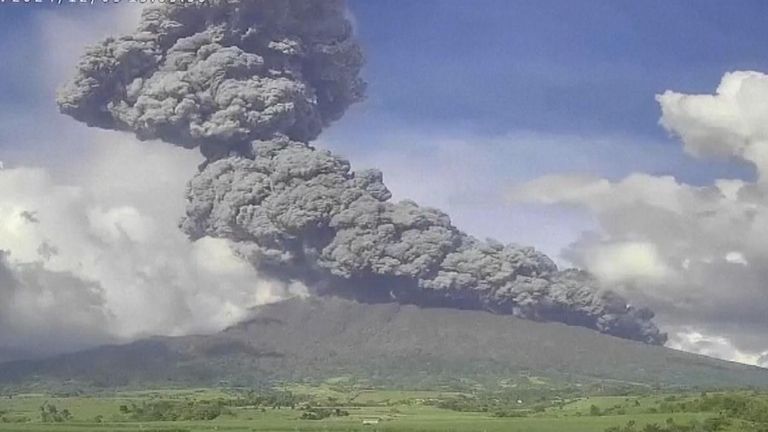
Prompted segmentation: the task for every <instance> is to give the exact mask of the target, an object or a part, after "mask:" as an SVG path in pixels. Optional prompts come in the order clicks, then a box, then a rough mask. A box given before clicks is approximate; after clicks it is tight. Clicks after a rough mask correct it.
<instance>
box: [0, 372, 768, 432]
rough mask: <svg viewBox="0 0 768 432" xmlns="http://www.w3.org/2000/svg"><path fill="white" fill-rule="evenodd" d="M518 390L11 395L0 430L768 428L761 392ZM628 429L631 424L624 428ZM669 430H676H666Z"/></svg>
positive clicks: (325, 387)
mask: <svg viewBox="0 0 768 432" xmlns="http://www.w3.org/2000/svg"><path fill="white" fill-rule="evenodd" d="M521 392H522V390H519V389H517V390H515V389H513V390H507V391H503V392H478V391H476V390H471V391H467V392H456V391H426V390H425V391H397V390H382V389H371V388H355V387H354V386H348V387H345V386H344V385H343V384H338V383H332V382H330V383H327V384H322V385H314V386H313V385H307V384H303V385H302V384H292V385H285V386H280V387H276V388H273V389H267V390H263V389H262V390H260V391H255V390H244V389H231V390H222V389H198V390H158V391H139V392H136V391H135V392H127V391H124V392H116V393H111V394H110V393H100V394H93V395H69V396H62V395H58V396H55V395H47V394H15V395H5V396H3V399H2V400H0V431H62V432H63V431H72V432H75V431H91V432H97V431H105V432H106V431H126V432H128V431H144V432H146V431H158V432H159V431H166V432H171V431H176V432H182V431H190V432H191V431H233V432H234V431H456V432H460V431H489V432H491V431H498V432H502V431H504V432H515V431H519V432H564V431H565V432H602V431H605V430H606V429H609V428H611V427H615V428H616V427H619V428H622V429H620V430H622V431H637V432H646V431H649V432H658V431H668V430H671V431H686V430H687V431H692V432H697V431H703V432H709V431H718V430H720V431H764V430H768V429H766V428H762V427H763V425H764V424H763V423H761V422H756V421H753V420H762V417H760V418H757V417H755V416H758V417H759V416H760V415H761V414H759V412H761V411H766V415H768V410H765V407H767V406H768V396H766V395H763V394H757V393H749V392H730V393H712V394H709V395H704V394H700V393H678V394H669V393H664V394H661V393H660V394H647V395H641V396H631V395H629V396H628V395H622V396H573V395H571V396H570V397H568V398H563V397H559V396H558V397H554V398H552V397H545V396H540V397H536V398H535V399H533V400H521V399H517V397H518V396H517V395H519V394H521ZM527 394H530V393H527ZM734 404H736V405H738V404H742V405H744V406H748V407H749V409H751V410H754V411H755V412H757V413H758V414H749V411H745V410H746V409H747V408H744V409H742V410H741V411H739V410H738V409H736V408H732V406H735V405H734ZM739 406H741V405H739ZM724 407H725V408H724ZM724 410H725V411H727V412H724ZM750 415H751V417H749V416H750ZM308 416H309V417H312V416H315V417H316V418H317V419H308V418H307V417H308ZM718 419H719V420H718ZM723 419H725V420H723ZM748 419H749V420H748ZM718 421H719V423H718ZM366 422H369V423H371V422H373V423H375V424H365V423H366ZM628 423H633V424H634V425H633V426H631V427H629V428H627V427H626V425H627V424H628ZM720 423H722V424H720ZM670 425H681V426H675V427H679V428H678V429H670V427H672V426H670ZM616 430H619V429H616Z"/></svg>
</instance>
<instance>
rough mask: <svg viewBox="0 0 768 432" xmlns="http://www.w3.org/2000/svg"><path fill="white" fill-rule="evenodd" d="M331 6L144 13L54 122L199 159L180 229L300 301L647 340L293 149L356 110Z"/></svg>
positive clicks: (593, 306) (592, 285) (630, 312)
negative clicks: (380, 304)
mask: <svg viewBox="0 0 768 432" xmlns="http://www.w3.org/2000/svg"><path fill="white" fill-rule="evenodd" d="M362 63H363V62H362V55H361V51H360V48H359V46H358V45H357V42H356V41H355V40H354V38H353V34H352V28H351V25H350V24H349V22H348V21H347V19H346V18H345V5H344V3H343V1H340V0H339V1H323V2H317V1H311V0H289V1H286V0H253V1H247V2H246V1H223V0H220V1H209V2H206V3H203V4H195V5H185V6H177V5H174V6H164V7H158V8H151V9H148V10H147V11H146V12H145V13H144V15H143V19H142V23H141V25H140V26H139V29H138V31H137V32H136V33H134V34H132V35H129V36H124V37H121V38H119V39H108V40H106V41H104V42H102V43H101V44H100V45H98V46H97V47H95V48H92V49H91V50H89V51H88V52H87V53H86V55H85V57H84V58H83V60H82V61H81V63H80V65H79V67H78V70H77V75H76V77H75V79H74V81H73V82H72V83H71V84H69V85H67V86H66V87H64V89H63V90H62V92H61V94H60V96H59V105H60V107H61V110H62V112H64V113H67V114H69V115H71V116H73V117H74V118H76V119H78V120H81V121H84V122H86V123H87V124H89V125H92V126H98V127H102V128H109V129H116V130H126V131H131V132H134V133H135V134H136V135H137V136H138V137H139V138H140V139H154V138H159V139H162V140H164V141H167V142H170V143H173V144H176V145H180V146H183V147H187V148H194V147H200V148H201V151H202V153H203V155H204V156H205V157H206V163H205V164H204V165H203V166H202V167H201V169H200V172H199V173H198V174H197V175H196V176H195V177H194V178H193V179H192V180H191V181H190V184H189V188H188V193H187V200H188V203H189V204H188V207H187V215H186V217H185V218H184V219H183V221H182V224H181V227H182V229H183V230H184V232H186V233H187V234H188V235H189V236H190V237H191V238H193V239H199V238H201V237H204V236H213V237H220V238H227V239H230V240H232V241H233V242H234V246H233V247H234V248H235V249H236V251H237V252H238V253H239V254H240V255H241V256H243V257H245V258H247V259H248V260H249V261H250V262H251V263H252V264H253V266H254V267H256V268H257V269H258V270H259V271H260V272H262V273H264V274H268V275H270V276H274V277H279V278H284V279H285V278H287V279H297V280H301V281H302V282H304V283H306V284H307V285H308V286H310V287H312V288H313V290H314V292H315V293H316V294H319V295H322V294H332V295H343V296H348V297H352V298H356V299H358V300H362V301H392V300H395V301H400V302H404V303H414V304H419V305H423V306H451V307H460V308H469V309H485V310H490V311H493V312H496V313H504V314H514V315H517V316H520V317H525V318H529V319H536V320H553V321H561V322H565V323H568V324H574V325H581V326H585V327H589V328H593V329H597V330H599V331H602V332H605V333H608V334H613V335H616V336H620V337H625V338H629V339H635V340H640V341H643V342H647V343H654V344H662V343H664V341H665V340H666V335H664V334H662V333H660V332H659V330H658V328H657V327H656V326H655V325H654V324H653V322H652V321H651V319H652V318H653V313H652V312H651V311H649V310H647V309H635V308H633V307H631V306H629V305H628V304H627V302H626V301H625V300H624V299H622V298H621V297H620V296H618V295H616V294H614V293H612V292H610V291H606V290H603V289H602V288H601V287H600V286H599V285H598V283H597V282H596V281H595V280H594V279H593V278H592V277H591V276H590V275H589V274H587V273H585V272H582V271H577V270H565V271H560V270H558V269H557V267H556V266H555V264H554V263H553V262H552V261H551V260H550V259H549V258H548V257H546V256H545V255H543V254H541V253H539V252H537V251H535V250H534V249H533V248H526V247H519V246H516V245H502V244H500V243H498V242H495V241H492V240H489V241H485V242H483V241H479V240H477V239H475V238H473V237H471V236H469V235H467V234H465V233H463V232H461V231H459V230H458V229H457V228H456V227H454V226H453V225H452V224H451V221H450V218H449V217H448V215H446V214H445V213H443V212H441V211H439V210H436V209H432V208H425V207H420V206H418V205H417V204H416V203H414V202H411V201H403V202H399V203H393V202H391V201H389V199H390V197H391V194H390V192H389V190H388V189H387V188H386V186H385V185H384V183H383V180H382V174H381V172H379V171H377V170H367V171H357V172H354V171H351V168H350V163H349V161H347V160H345V159H343V158H341V157H339V156H337V155H334V154H331V153H329V152H325V151H319V150H316V149H314V148H313V147H311V146H310V145H309V144H308V143H309V142H310V141H311V140H313V139H314V138H316V137H317V136H318V134H319V133H320V132H321V130H322V128H323V127H324V126H326V125H328V124H329V123H330V122H332V121H334V120H336V119H338V118H339V117H341V115H342V114H343V113H344V111H345V110H346V108H347V107H348V106H349V105H350V104H352V103H354V102H356V101H358V100H360V98H361V96H362V91H363V89H364V84H363V82H362V81H361V80H360V78H359V77H358V75H359V72H360V68H361V67H362Z"/></svg>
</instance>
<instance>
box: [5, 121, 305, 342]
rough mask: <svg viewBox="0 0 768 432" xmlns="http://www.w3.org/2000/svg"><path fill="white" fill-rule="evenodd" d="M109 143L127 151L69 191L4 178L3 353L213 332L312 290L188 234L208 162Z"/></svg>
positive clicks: (76, 180) (39, 178) (112, 153)
mask: <svg viewBox="0 0 768 432" xmlns="http://www.w3.org/2000/svg"><path fill="white" fill-rule="evenodd" d="M101 138H109V141H112V142H113V143H114V144H116V147H114V148H108V147H100V150H98V151H96V152H95V153H94V154H92V155H90V156H89V157H88V158H87V159H86V160H81V163H82V166H78V167H77V171H78V173H77V174H76V175H74V174H71V175H69V176H67V179H68V180H67V182H68V183H66V184H64V183H63V182H62V181H61V180H60V179H57V178H55V177H54V176H53V175H52V174H51V173H49V172H48V171H47V170H45V169H43V168H29V167H6V169H4V170H1V171H0V250H3V251H5V252H3V258H2V266H0V274H1V276H0V289H2V291H3V306H2V308H0V321H1V322H2V325H0V329H2V330H0V346H3V347H5V348H6V349H7V348H17V349H20V350H23V351H25V352H27V353H31V354H45V353H50V352H56V351H62V350H71V349H75V348H78V347H83V346H89V345H92V344H96V343H102V342H105V341H119V340H126V339H132V338H135V337H139V336H142V335H147V334H168V335H178V334H187V333H190V332H211V331H216V330H219V329H221V328H223V327H226V326H228V325H230V324H233V323H235V322H237V321H239V320H241V319H242V318H243V317H244V316H246V314H247V313H248V309H249V308H250V307H252V306H254V305H257V304H261V303H264V302H269V301H274V300H277V299H279V298H283V297H285V296H287V295H292V294H293V293H298V292H301V290H302V287H301V286H299V285H291V284H290V281H288V282H285V283H282V282H281V283H278V282H272V281H269V280H267V279H265V278H264V277H262V276H261V275H259V274H257V273H256V271H255V270H254V269H253V268H252V267H251V266H250V265H249V264H248V263H247V262H245V261H243V260H242V259H241V258H239V257H237V256H236V255H234V254H233V252H232V250H231V248H230V247H229V244H228V242H227V241H226V240H223V239H213V238H203V239H201V240H199V241H197V242H194V243H192V242H190V241H189V240H188V239H187V238H185V237H184V236H183V235H182V234H181V233H180V232H179V231H178V230H177V223H178V214H179V213H180V212H181V211H182V209H183V208H184V203H183V199H182V198H181V196H182V195H183V191H184V188H185V184H184V178H185V177H186V176H188V175H191V173H193V172H194V171H195V170H196V166H197V162H198V160H197V157H195V156H194V155H192V154H189V153H186V152H183V151H180V150H175V149H173V148H171V147H168V146H158V145H157V144H156V143H139V142H137V141H135V140H133V139H128V138H127V137H124V136H123V137H121V136H115V134H114V133H107V134H106V135H105V134H104V133H101ZM115 141H117V142H115ZM148 191H151V193H148ZM173 197H178V199H174V198H173Z"/></svg>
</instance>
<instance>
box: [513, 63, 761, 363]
mask: <svg viewBox="0 0 768 432" xmlns="http://www.w3.org/2000/svg"><path fill="white" fill-rule="evenodd" d="M766 98H768V76H767V75H764V74H761V73H758V72H733V73H728V74H725V75H724V76H723V79H722V81H721V83H720V85H719V86H718V88H717V90H716V92H715V94H713V95H685V94H680V93H675V92H672V91H667V92H665V93H664V94H662V95H659V96H658V97H657V100H658V102H659V104H660V106H661V111H662V117H661V124H662V126H663V127H665V128H666V129H667V130H669V131H670V133H672V134H673V135H674V136H676V137H678V138H679V139H680V140H681V141H682V143H683V146H684V148H685V150H686V151H687V152H688V153H690V154H691V155H693V156H695V157H697V158H712V157H715V158H722V157H725V158H735V159H738V160H741V161H742V162H744V163H749V164H752V165H753V166H754V167H755V168H756V170H757V173H758V175H757V178H756V179H755V180H754V181H746V180H741V179H718V180H716V181H714V182H713V183H712V184H710V185H704V186H694V185H689V184H685V183H681V182H679V181H678V180H676V179H675V178H674V177H671V176H652V175H647V174H632V175H630V176H628V177H626V178H624V179H621V180H618V181H610V180H607V179H603V178H598V177H593V176H584V175H553V176H547V177H543V178H539V179H536V180H534V181H531V182H528V183H526V184H524V185H522V186H519V187H516V188H515V189H514V190H513V191H512V193H511V197H512V199H513V200H515V201H525V202H536V203H542V204H557V205H566V206H577V207H580V208H585V209H588V210H589V211H590V212H591V213H592V214H593V215H595V217H596V218H597V219H598V221H599V224H600V228H599V229H598V230H596V231H594V232H589V233H584V234H583V235H582V237H581V238H580V239H579V240H577V241H576V242H575V243H574V244H572V245H571V246H570V247H569V248H568V249H567V250H566V251H565V252H564V254H565V255H566V256H567V257H568V258H569V259H570V260H571V261H572V262H574V263H576V264H577V265H579V266H581V267H583V268H586V269H589V270H591V271H593V272H594V273H595V274H596V275H597V276H598V277H600V279H601V280H610V281H612V282H614V283H616V284H617V286H619V287H621V289H622V290H623V292H625V293H630V295H632V296H633V298H638V299H643V300H644V301H646V302H648V303H649V304H650V305H652V307H654V308H655V309H656V310H657V312H659V319H660V320H661V322H662V323H665V324H666V325H667V329H669V330H670V333H671V335H672V341H673V343H674V346H676V347H680V348H683V349H686V350H692V351H697V352H702V353H705V354H712V355H717V356H719V357H723V358H729V359H737V360H739V361H749V362H751V363H756V362H757V359H758V358H759V357H760V353H762V352H764V351H765V350H766V348H768V338H766V337H765V336H764V335H765V329H766V327H768V315H766V313H765V311H766V310H768V295H767V293H768V292H767V291H766V288H765V280H766V279H767V278H768V248H766V245H767V244H768V228H766V227H768V186H767V185H766V178H765V172H766V169H768V159H766V158H765V155H766V154H767V153H766V151H768V128H766V124H768V123H767V122H766V120H768V104H766V102H765V101H766V100H768V99H766ZM729 353H730V354H729Z"/></svg>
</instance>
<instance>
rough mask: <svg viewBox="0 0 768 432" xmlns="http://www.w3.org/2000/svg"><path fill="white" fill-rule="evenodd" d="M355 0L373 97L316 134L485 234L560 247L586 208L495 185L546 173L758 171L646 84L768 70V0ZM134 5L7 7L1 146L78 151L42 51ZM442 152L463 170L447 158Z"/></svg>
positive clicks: (70, 41)
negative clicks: (692, 143) (72, 27)
mask: <svg viewBox="0 0 768 432" xmlns="http://www.w3.org/2000/svg"><path fill="white" fill-rule="evenodd" d="M349 3H350V8H351V10H352V12H353V14H354V17H355V19H356V26H357V31H358V33H359V36H360V38H361V40H362V43H363V46H364V48H365V50H366V57H367V66H366V69H365V78H366V80H367V81H368V82H369V90H368V98H367V100H366V101H365V102H364V103H362V104H359V105H358V106H356V107H355V108H354V109H352V110H351V111H350V112H349V113H348V114H347V115H346V116H345V117H344V118H343V119H342V120H341V121H339V122H338V123H337V124H336V125H335V126H334V127H332V128H331V129H330V130H329V131H327V132H326V133H325V135H324V136H323V137H322V143H323V145H327V146H329V147H331V148H332V149H334V150H337V151H339V152H341V153H343V154H345V155H347V156H349V157H350V158H351V159H352V161H353V162H354V163H355V164H356V165H357V166H378V167H381V168H383V170H384V172H385V175H386V178H387V179H388V182H389V183H390V185H391V186H392V188H393V190H394V191H395V194H396V196H398V197H408V198H414V199H417V200H420V201H422V202H426V203H427V204H429V205H435V206H440V207H442V208H444V209H446V210H447V211H449V213H451V214H452V216H453V217H454V220H455V221H456V222H457V224H459V225H460V226H462V227H464V228H466V229H468V230H469V231H471V232H473V233H475V234H477V235H479V236H490V235H493V236H496V237H499V238H501V239H502V240H505V241H518V242H521V243H531V244H536V245H539V246H540V247H541V248H543V249H544V250H545V251H547V252H549V253H552V254H557V252H558V251H559V248H561V247H563V246H564V245H566V244H567V243H569V242H571V241H573V240H574V238H575V236H576V235H577V233H578V232H579V231H580V230H582V229H585V228H588V227H589V226H590V222H589V220H588V218H586V217H583V216H580V215H578V214H575V213H573V212H568V211H566V210H562V209H560V210H553V209H541V208H533V207H521V206H517V207H513V206H510V205H509V204H507V203H505V202H504V200H503V194H504V191H505V190H506V188H508V187H510V186H511V185H512V184H515V183H518V182H523V181H526V180H530V179H531V178H535V177H538V176H541V175H544V174H550V173H559V172H568V171H574V172H588V173H592V174H595V175H600V176H605V177H609V178H621V177H624V176H626V175H627V174H629V173H632V172H636V171H642V172H647V173H651V174H671V175H674V176H675V177H677V178H678V179H680V180H681V181H685V182H688V183H693V184H708V183H710V182H711V180H712V179H714V178H718V177H741V178H751V177H753V175H754V174H753V170H752V169H751V167H749V166H744V165H740V164H738V163H736V162H728V161H714V162H713V161H701V160H694V159H692V158H690V157H688V156H686V155H685V154H684V153H683V151H682V148H681V146H680V145H679V143H678V142H677V141H676V140H674V139H671V138H669V137H668V136H667V134H666V132H665V131H664V130H663V129H662V128H661V127H659V126H658V119H659V115H660V113H659V109H658V105H657V103H656V102H655V100H654V95H655V94H657V93H661V92H663V91H664V90H667V89H674V90H676V91H680V92H686V93H708V92H711V91H712V90H713V89H714V88H715V86H716V85H717V83H718V82H719V80H720V77H721V76H722V74H723V73H724V72H726V71H730V70H737V69H756V70H768V56H765V50H764V46H763V45H764V44H763V41H765V40H766V37H767V36H768V28H766V26H765V25H764V17H765V16H767V14H768V3H764V2H761V1H738V2H721V1H698V2H696V4H695V6H694V5H693V3H688V2H668V1H661V0H658V1H644V2H630V1H609V0H604V1H587V2H573V1H567V0H544V1H541V0H536V1H532V0H531V1H506V0H473V1H468V0H420V1H406V0H387V1H371V0H350V2H349ZM130 7H135V6H130V5H120V6H119V7H116V6H112V5H110V6H87V5H86V6H82V5H69V6H61V7H50V6H38V5H9V4H5V5H3V6H0V56H2V58H3V64H4V67H3V69H2V72H0V74H1V75H2V76H1V78H2V79H0V95H2V97H0V109H2V112H4V113H7V115H6V116H5V117H6V120H5V121H6V122H7V123H6V126H2V124H0V126H2V127H0V159H4V160H6V161H13V160H19V161H24V162H28V161H30V160H32V161H40V162H41V163H47V164H55V163H56V162H55V161H57V160H59V159H61V158H74V157H76V155H77V152H78V148H77V144H76V143H74V144H73V145H72V146H71V147H66V146H62V145H60V144H59V143H51V142H50V139H49V138H48V137H50V136H51V134H50V129H52V128H53V127H54V126H56V127H57V128H58V127H59V125H64V124H66V123H71V122H70V121H69V120H68V119H64V118H61V116H58V115H57V113H56V110H55V107H54V104H53V92H54V89H55V87H56V84H57V81H62V80H64V79H65V78H66V77H67V75H68V73H69V69H70V68H68V67H62V68H61V70H51V66H50V63H46V60H45V59H46V58H47V57H50V56H52V55H53V56H56V55H59V54H58V53H57V51H61V52H62V53H61V55H62V56H64V57H67V56H68V57H67V58H73V59H74V58H76V56H77V53H78V52H79V51H80V50H82V47H83V45H86V44H87V43H90V42H94V41H96V40H98V39H99V38H101V36H102V35H101V34H100V33H99V32H96V31H94V34H93V36H92V37H91V36H89V35H88V31H89V29H90V27H93V28H96V27H99V26H100V25H101V26H102V27H104V26H105V24H104V23H107V22H108V21H109V18H110V16H111V15H114V14H116V13H118V12H119V11H122V10H124V9H125V8H130ZM52 17H53V18H54V21H55V18H61V19H63V20H69V21H70V22H75V23H79V27H80V28H79V29H78V31H79V32H78V33H77V34H71V33H69V32H62V34H58V35H54V37H53V38H52V37H51V36H50V34H49V35H48V36H47V37H42V36H41V35H42V34H43V33H44V32H45V30H46V29H45V27H46V26H48V25H49V23H50V21H51V18H52ZM99 23H102V24H99ZM106 27H107V28H106V29H104V28H102V29H101V30H100V31H102V32H103V31H105V30H106V31H110V30H111V29H110V26H109V25H106ZM69 51H71V53H70V52H69ZM64 63H66V62H64ZM54 64H57V63H54ZM57 69H58V68H57ZM41 116H44V118H45V121H44V122H40V120H39V119H40V118H41ZM11 119H13V120H11ZM14 125H15V126H14ZM62 127H63V126H62ZM61 134H64V135H66V132H61V131H57V137H58V136H60V135H61ZM451 158H452V159H451ZM449 159H450V160H449ZM436 161H437V163H436ZM467 161H469V162H467ZM465 162H467V163H465ZM452 164H453V165H456V166H457V170H458V172H457V170H454V169H453V168H450V169H449V168H446V166H451V165H452ZM462 169H463V170H464V171H462ZM457 174H460V176H461V177H460V178H456V175H457ZM429 183H435V184H436V185H435V186H432V187H429V186H428V184H429ZM442 184H447V185H449V186H451V187H450V188H448V187H446V188H441V187H439V186H440V185H442ZM425 185H427V186H425Z"/></svg>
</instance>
